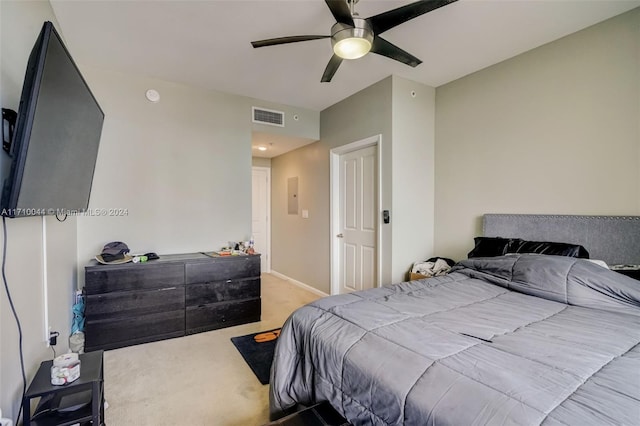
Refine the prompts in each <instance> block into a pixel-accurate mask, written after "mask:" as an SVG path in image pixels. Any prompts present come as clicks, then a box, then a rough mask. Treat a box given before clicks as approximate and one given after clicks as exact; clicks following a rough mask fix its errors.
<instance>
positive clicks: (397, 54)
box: [371, 37, 422, 68]
mask: <svg viewBox="0 0 640 426" xmlns="http://www.w3.org/2000/svg"><path fill="white" fill-rule="evenodd" d="M371 51H372V52H373V53H377V54H378V55H382V56H386V57H387V58H391V59H395V60H396V61H399V62H402V63H403V64H407V65H409V66H411V67H414V68H415V67H417V66H418V65H420V64H421V63H422V61H421V60H420V59H418V58H416V57H415V56H413V55H412V54H411V53H409V52H406V51H404V50H402V49H400V48H399V47H398V46H396V45H395V44H392V43H389V42H388V41H387V40H385V39H383V38H382V37H376V38H374V39H373V45H372V46H371Z"/></svg>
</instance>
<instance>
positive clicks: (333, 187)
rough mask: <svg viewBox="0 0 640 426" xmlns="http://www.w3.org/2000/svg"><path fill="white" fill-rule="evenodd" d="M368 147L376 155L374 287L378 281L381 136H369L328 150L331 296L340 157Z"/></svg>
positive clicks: (336, 289)
mask: <svg viewBox="0 0 640 426" xmlns="http://www.w3.org/2000/svg"><path fill="white" fill-rule="evenodd" d="M370 146H376V147H377V148H378V149H377V156H378V164H377V168H378V173H377V176H378V181H377V182H376V186H377V188H378V190H377V194H376V197H377V203H376V204H377V209H378V211H377V214H376V217H377V224H376V234H377V235H376V263H377V265H376V269H377V271H376V275H377V276H376V281H377V282H376V283H375V284H374V287H379V286H380V282H382V273H381V266H382V258H381V255H382V250H381V246H382V214H381V210H380V206H381V204H382V202H381V201H382V149H381V148H382V135H381V134H379V135H375V136H370V137H368V138H365V139H362V140H359V141H356V142H352V143H349V144H347V145H342V146H339V147H337V148H333V149H332V150H330V151H329V180H330V184H329V200H330V207H329V208H330V211H331V216H330V219H329V232H330V235H329V238H330V240H329V241H330V242H331V243H330V247H331V294H339V293H340V277H339V274H340V267H339V262H341V260H340V256H339V254H340V246H339V244H340V242H339V240H338V238H336V235H337V234H338V232H339V231H340V230H339V229H338V226H339V224H340V156H341V155H342V154H347V153H349V152H353V151H357V150H359V149H362V148H368V147H370Z"/></svg>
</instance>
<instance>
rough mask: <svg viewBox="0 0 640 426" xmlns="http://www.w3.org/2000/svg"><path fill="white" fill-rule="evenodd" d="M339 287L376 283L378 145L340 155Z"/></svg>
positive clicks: (352, 288)
mask: <svg viewBox="0 0 640 426" xmlns="http://www.w3.org/2000/svg"><path fill="white" fill-rule="evenodd" d="M339 163H340V177H339V180H340V182H339V192H340V194H339V199H340V206H339V222H340V223H339V226H338V229H339V233H338V234H337V235H336V238H338V239H339V244H338V246H339V252H340V253H339V256H338V259H339V263H340V265H339V277H340V278H339V290H340V293H349V292H352V291H356V290H364V289H367V288H373V287H376V286H377V283H376V281H377V277H378V274H377V268H378V265H377V249H376V245H377V240H378V238H377V232H378V230H377V227H378V220H377V219H378V217H377V216H378V214H377V212H378V197H377V194H378V189H377V182H378V148H377V146H369V147H366V148H362V149H358V150H356V151H351V152H348V153H345V154H342V155H340V160H339Z"/></svg>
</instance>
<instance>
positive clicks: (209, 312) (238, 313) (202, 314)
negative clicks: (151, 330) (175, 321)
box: [186, 299, 261, 334]
mask: <svg viewBox="0 0 640 426" xmlns="http://www.w3.org/2000/svg"><path fill="white" fill-rule="evenodd" d="M260 311H261V303H260V299H250V300H241V301H237V302H221V303H212V304H210V305H205V306H197V307H195V306H193V307H187V317H186V326H187V334H190V333H199V332H201V331H207V330H215V329H218V328H223V327H230V326H232V325H238V324H246V323H248V322H254V321H260Z"/></svg>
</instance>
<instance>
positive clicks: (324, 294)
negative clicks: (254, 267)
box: [269, 269, 329, 297]
mask: <svg viewBox="0 0 640 426" xmlns="http://www.w3.org/2000/svg"><path fill="white" fill-rule="evenodd" d="M269 273H270V274H271V275H273V276H274V277H277V278H280V279H281V280H285V281H289V282H290V283H291V284H294V285H296V286H298V287H300V288H303V289H305V290H307V291H310V292H311V293H314V294H317V295H318V296H323V297H325V296H329V295H328V294H327V293H325V292H324V291H320V290H318V289H317V288H315V287H311V286H310V285H309V284H305V283H303V282H300V281H298V280H294V279H293V278H290V277H288V276H286V275H284V274H281V273H280V272H277V271H274V270H273V269H272V270H271V272H269Z"/></svg>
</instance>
